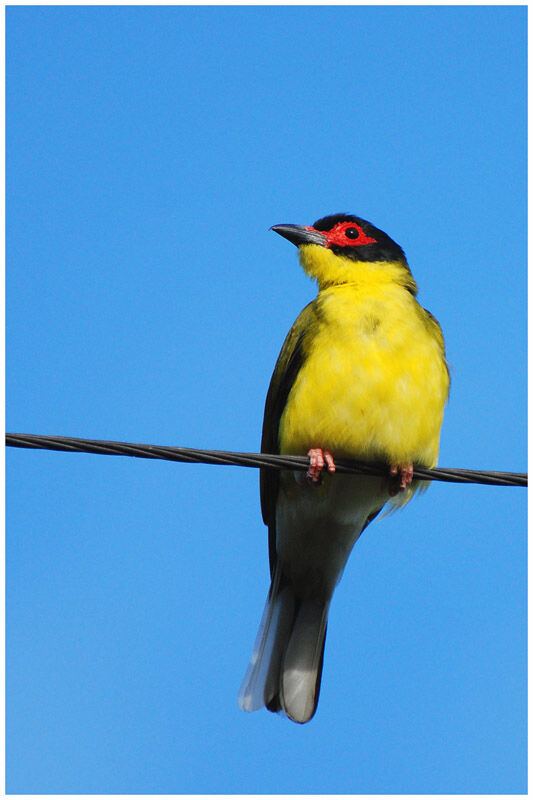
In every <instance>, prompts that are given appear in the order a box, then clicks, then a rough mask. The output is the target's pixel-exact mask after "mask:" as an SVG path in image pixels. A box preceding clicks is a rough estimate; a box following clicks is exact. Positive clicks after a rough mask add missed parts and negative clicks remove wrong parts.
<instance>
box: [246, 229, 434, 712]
mask: <svg viewBox="0 0 533 800" xmlns="http://www.w3.org/2000/svg"><path fill="white" fill-rule="evenodd" d="M272 230H274V231H276V233H279V234H280V235H281V236H284V237H285V238H286V239H288V240H289V241H290V242H293V243H294V244H295V245H297V246H298V249H299V256H300V262H301V264H302V267H303V269H304V270H305V272H306V273H307V274H308V275H309V276H311V278H314V279H315V280H316V281H317V283H318V290H319V291H318V295H317V297H316V298H315V300H313V302H311V303H309V305H307V306H306V307H305V308H304V309H303V311H302V312H301V314H300V315H299V317H298V318H297V320H296V322H295V323H294V325H293V326H292V328H291V330H290V331H289V334H288V336H287V338H286V339H285V342H284V344H283V347H282V349H281V353H280V355H279V358H278V361H277V363H276V367H275V370H274V374H273V376H272V380H271V382H270V387H269V390H268V394H267V398H266V405H265V417H264V423H263V436H262V442H261V450H262V452H265V453H282V454H294V455H306V454H307V455H308V456H309V469H308V472H307V475H304V473H302V472H292V471H281V472H280V471H278V470H269V469H262V470H261V477H260V482H261V508H262V513H263V519H264V522H265V524H266V525H267V526H268V532H269V555H270V571H271V577H272V583H271V586H270V591H269V593H268V597H267V602H266V606H265V611H264V613H263V618H262V620H261V625H260V628H259V632H258V635H257V639H256V643H255V647H254V650H253V653H252V658H251V660H250V664H249V667H248V671H247V673H246V675H245V677H244V681H243V683H242V686H241V691H240V694H239V705H240V707H241V708H243V709H244V710H246V711H254V710H256V709H258V708H261V707H262V706H266V707H267V708H268V709H269V710H270V711H279V712H282V713H285V714H286V715H287V716H288V717H289V718H290V719H292V720H294V721H295V722H300V723H303V722H307V721H308V720H310V719H311V717H312V716H313V714H314V713H315V711H316V706H317V703H318V694H319V690H320V679H321V674H322V663H323V658H324V644H325V637H326V627H327V619H328V611H329V605H330V602H331V597H332V594H333V591H334V589H335V586H336V585H337V583H338V582H339V580H340V578H341V575H342V573H343V570H344V567H345V564H346V561H347V559H348V556H349V555H350V551H351V550H352V547H353V545H354V544H355V542H356V540H357V538H358V537H359V536H360V534H361V532H362V531H363V530H364V528H365V527H366V526H367V525H368V523H369V522H371V520H373V519H374V517H375V516H376V515H377V514H378V513H379V512H380V511H381V509H382V508H383V506H384V505H385V504H386V503H387V502H390V503H391V504H392V505H393V506H394V505H396V506H399V505H404V504H405V503H406V502H407V501H408V500H409V499H410V498H411V497H412V495H413V493H414V491H415V490H416V489H417V488H421V486H422V482H421V481H417V480H413V463H415V464H418V465H423V466H426V467H434V466H435V465H436V463H437V456H438V451H439V437H440V429H441V424H442V417H443V411H444V406H445V404H446V400H447V397H448V390H449V373H448V368H447V364H446V356H445V349H444V339H443V336H442V332H441V329H440V326H439V324H438V322H437V320H436V319H435V318H434V317H433V316H432V315H431V314H430V313H429V311H426V310H425V309H424V308H422V306H420V305H419V303H418V302H417V300H416V293H417V285H416V283H415V281H414V279H413V276H412V275H411V271H410V269H409V266H408V264H407V260H406V258H405V254H404V252H403V250H402V249H401V247H400V246H399V245H397V244H396V242H394V241H393V240H392V239H391V238H390V237H389V236H387V234H386V233H384V232H383V231H381V230H379V229H378V228H376V227H374V225H372V224H371V223H369V222H366V221H365V220H363V219H361V218H360V217H356V216H352V215H348V214H336V215H332V216H328V217H324V218H322V219H319V220H318V221H317V222H315V223H314V225H313V226H306V227H304V226H301V225H275V226H274V227H273V228H272ZM336 457H339V458H340V457H347V458H356V459H362V460H363V459H364V460H369V461H382V462H385V463H387V464H389V465H390V475H389V476H388V477H383V478H379V477H372V476H366V475H345V474H337V475H335V474H334V473H335V458H336ZM426 485H427V484H426Z"/></svg>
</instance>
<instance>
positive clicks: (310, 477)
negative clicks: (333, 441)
mask: <svg viewBox="0 0 533 800" xmlns="http://www.w3.org/2000/svg"><path fill="white" fill-rule="evenodd" d="M307 455H308V458H309V469H308V470H307V473H306V476H305V478H306V480H307V483H309V484H311V485H312V486H319V485H320V483H321V481H322V470H323V469H324V467H325V466H327V469H328V472H335V462H334V461H333V456H332V455H331V453H330V452H329V450H322V448H321V447H312V448H311V450H309V452H308V453H307Z"/></svg>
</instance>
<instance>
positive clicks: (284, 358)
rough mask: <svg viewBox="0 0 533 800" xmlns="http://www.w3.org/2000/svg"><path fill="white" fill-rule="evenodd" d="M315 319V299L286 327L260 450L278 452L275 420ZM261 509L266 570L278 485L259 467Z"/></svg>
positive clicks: (275, 475)
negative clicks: (265, 530) (266, 545)
mask: <svg viewBox="0 0 533 800" xmlns="http://www.w3.org/2000/svg"><path fill="white" fill-rule="evenodd" d="M316 319H317V311H316V304H315V301H313V302H311V303H309V304H308V305H307V306H306V307H305V308H304V309H303V311H302V312H301V313H300V314H299V316H298V318H297V320H296V322H295V323H294V325H293V326H292V328H291V329H290V331H289V333H288V334H287V337H286V339H285V341H284V342H283V347H282V348H281V352H280V354H279V356H278V360H277V362H276V366H275V368H274V373H273V375H272V378H271V380H270V386H269V388H268V393H267V397H266V402H265V416H264V419H263V435H262V438H261V452H262V453H279V423H280V419H281V415H282V414H283V410H284V408H285V405H286V403H287V398H288V396H289V393H290V391H291V389H292V386H293V384H294V381H295V379H296V376H297V374H298V372H299V370H300V369H301V367H302V364H303V363H304V361H305V358H306V351H307V349H308V340H309V336H310V335H312V331H313V328H314V327H315V323H316ZM260 488H261V511H262V514H263V521H264V523H265V525H268V542H269V555H270V571H271V573H272V574H273V572H274V567H275V565H276V500H277V496H278V488H279V470H277V469H268V468H266V467H263V468H261V470H260Z"/></svg>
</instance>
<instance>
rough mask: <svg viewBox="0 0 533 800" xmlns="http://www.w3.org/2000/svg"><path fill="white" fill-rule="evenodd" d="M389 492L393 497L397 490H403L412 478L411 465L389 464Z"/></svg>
mask: <svg viewBox="0 0 533 800" xmlns="http://www.w3.org/2000/svg"><path fill="white" fill-rule="evenodd" d="M389 474H390V478H389V494H390V496H391V497H394V495H395V494H398V492H404V491H405V490H406V489H407V487H408V486H410V485H411V483H412V480H413V465H412V463H411V464H391V467H390V470H389Z"/></svg>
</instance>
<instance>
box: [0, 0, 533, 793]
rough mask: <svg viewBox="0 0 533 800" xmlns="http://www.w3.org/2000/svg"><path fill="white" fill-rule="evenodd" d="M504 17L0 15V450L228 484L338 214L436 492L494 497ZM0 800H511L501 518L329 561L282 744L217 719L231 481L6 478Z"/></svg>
mask: <svg viewBox="0 0 533 800" xmlns="http://www.w3.org/2000/svg"><path fill="white" fill-rule="evenodd" d="M525 24H526V12H525V8H524V7H517V6H515V7H498V6H486V7H482V6H480V7H394V6H391V7H371V6H368V7H364V6H363V7H170V6H167V7H142V6H139V7H67V6H63V7H61V6H60V7H31V6H28V7H22V6H19V7H10V8H8V9H7V429H8V430H10V431H18V432H30V433H38V434H58V435H70V436H79V437H86V438H100V439H117V440H124V441H137V442H149V443H157V444H175V445H183V446H192V447H203V448H219V449H228V450H249V451H256V450H257V449H258V447H259V439H260V430H261V423H262V414H263V404H264V398H265V394H266V390H267V386H268V382H269V379H270V375H271V372H272V368H273V366H274V363H275V359H276V357H277V354H278V352H279V348H280V346H281V343H282V341H283V338H284V336H285V334H286V332H287V330H288V328H289V327H290V325H291V324H292V322H293V320H294V319H295V317H296V316H297V314H298V312H299V311H300V309H301V308H302V307H303V306H304V305H305V303H307V302H308V301H309V300H310V299H311V298H312V297H313V295H314V286H313V285H312V284H311V283H310V282H309V281H308V279H307V278H306V277H305V276H304V274H303V273H302V271H301V269H300V268H299V266H298V263H297V258H296V250H295V248H293V247H292V246H291V245H290V244H289V243H288V242H286V241H283V240H282V239H281V238H280V237H278V236H275V235H274V234H273V233H271V232H269V230H268V229H269V227H270V226H271V225H273V224H276V223H283V222H297V223H301V224H311V223H312V222H313V221H314V220H315V219H318V218H319V217H321V216H323V215H325V214H329V213H333V212H339V211H348V212H351V213H355V214H358V215H359V216H362V217H364V218H366V219H369V220H371V221H372V222H374V223H375V224H376V225H378V227H380V228H382V229H384V230H385V231H386V232H387V233H388V234H389V235H391V236H392V237H393V238H394V239H396V240H397V241H398V242H399V243H400V244H401V245H402V246H403V247H404V249H405V251H406V253H407V256H408V259H409V263H410V265H411V268H412V271H413V273H414V275H415V278H416V279H417V281H418V283H419V286H420V300H421V302H422V304H423V305H425V306H426V307H428V308H429V309H430V310H431V311H432V312H433V313H434V314H435V316H436V317H437V318H438V319H439V321H440V322H441V324H442V327H443V329H444V333H445V337H446V342H447V349H448V358H449V361H450V363H451V370H452V391H451V399H450V403H449V406H448V408H447V411H446V416H445V422H444V426H443V433H442V446H441V458H440V463H441V464H442V465H443V466H456V467H472V468H484V469H507V470H515V471H519V470H525V469H526V456H525V436H526V428H525V374H526V370H525V290H526V267H525V254H526V251H525ZM7 466H8V473H7V492H8V494H7V523H8V527H7V647H8V650H7V790H8V791H9V792H11V793H191V792H193V793H354V794H359V793H393V794H394V793H398V794H399V793H517V792H518V793H519V792H524V791H525V788H526V783H525V780H526V778H525V755H526V739H525V722H526V718H525V697H526V696H525V647H526V639H525V636H526V623H525V614H526V584H525V570H526V525H525V499H526V498H525V491H524V490H523V489H517V488H490V487H483V486H454V485H446V484H434V485H433V486H432V487H431V488H430V490H429V491H428V492H427V493H426V494H425V495H424V496H421V497H419V498H418V499H417V500H416V501H414V502H413V503H412V504H411V505H410V506H409V507H408V508H407V509H405V510H404V511H402V512H401V513H398V514H395V515H391V516H389V517H387V518H386V519H384V520H383V521H382V522H377V521H376V522H375V523H373V524H372V525H371V526H370V528H369V529H368V530H367V531H366V532H365V534H364V536H363V537H362V539H361V540H360V542H358V544H357V546H356V548H355V550H354V553H353V554H352V557H351V559H350V562H349V564H348V567H347V569H346V572H345V575H344V578H343V580H342V583H341V584H340V586H339V588H338V590H337V592H336V595H335V597H334V602H333V604H332V611H331V616H330V624H329V629H328V640H327V643H326V656H325V667H324V677H323V684H322V692H321V698H320V704H319V709H318V713H317V715H316V717H315V718H314V720H313V721H312V722H311V723H310V724H309V725H307V726H303V727H302V726H297V725H294V724H291V723H290V722H288V721H286V720H283V719H280V718H279V717H276V716H275V715H272V714H268V713H267V712H265V711H263V712H258V713H256V714H245V713H243V712H241V711H239V709H238V707H237V702H236V695H237V691H238V688H239V685H240V681H241V678H242V675H243V673H244V670H245V668H246V665H247V662H248V658H249V655H250V651H251V648H252V644H253V641H254V637H255V633H256V628H257V625H258V622H259V618H260V615H261V611H262V607H263V603H264V599H265V595H266V592H267V588H268V566H267V561H268V559H267V546H266V530H265V529H264V527H263V524H262V522H261V517H260V511H259V499H258V486H257V484H258V475H257V472H256V471H255V470H252V469H243V468H234V467H214V466H201V465H186V464H172V463H158V462H152V461H141V460H136V459H128V458H122V459H121V458H112V457H104V456H91V455H71V454H63V453H52V452H44V451H42V452H31V451H22V450H16V451H15V450H9V451H8V453H7Z"/></svg>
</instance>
